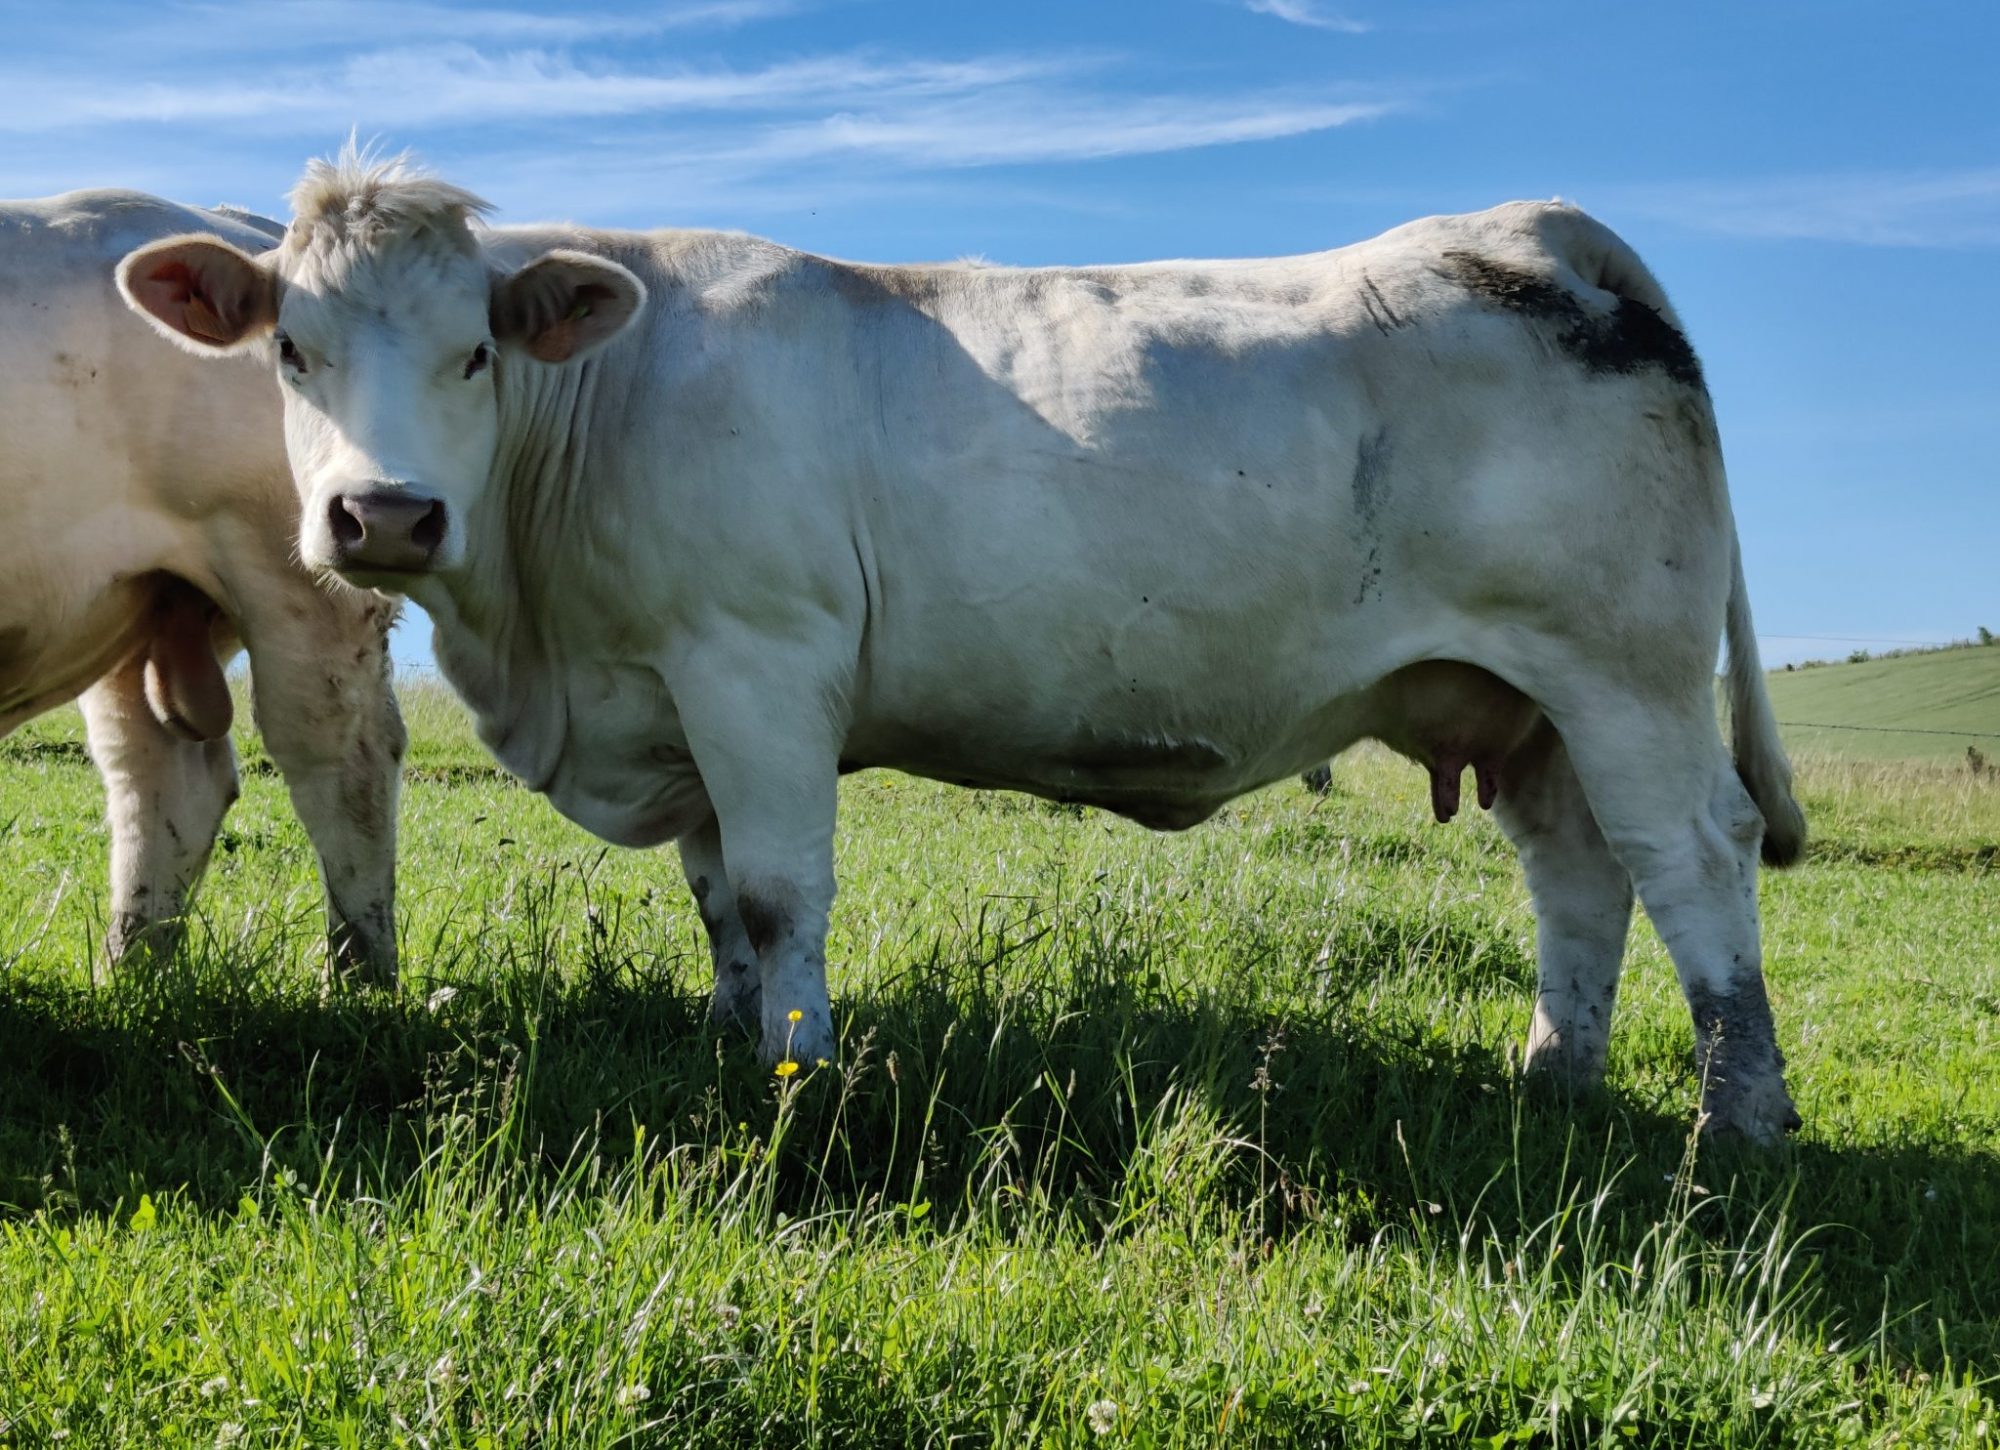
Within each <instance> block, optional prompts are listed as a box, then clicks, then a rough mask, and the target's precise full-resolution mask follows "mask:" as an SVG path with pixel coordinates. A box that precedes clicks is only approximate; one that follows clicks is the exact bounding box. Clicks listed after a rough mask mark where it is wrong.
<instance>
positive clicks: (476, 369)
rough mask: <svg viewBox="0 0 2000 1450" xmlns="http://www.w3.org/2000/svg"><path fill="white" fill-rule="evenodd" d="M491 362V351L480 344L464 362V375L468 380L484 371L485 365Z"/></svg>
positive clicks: (483, 344)
mask: <svg viewBox="0 0 2000 1450" xmlns="http://www.w3.org/2000/svg"><path fill="white" fill-rule="evenodd" d="M492 361H493V349H492V348H490V347H488V346H487V345H486V344H485V343H483V342H482V343H480V344H479V346H478V347H475V348H474V349H473V350H472V356H471V357H469V358H467V359H466V360H465V375H466V376H467V377H468V378H470V377H474V376H476V375H477V374H479V373H483V372H485V371H486V365H487V364H488V363H490V362H492Z"/></svg>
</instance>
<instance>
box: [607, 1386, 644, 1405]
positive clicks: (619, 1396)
mask: <svg viewBox="0 0 2000 1450" xmlns="http://www.w3.org/2000/svg"><path fill="white" fill-rule="evenodd" d="M611 1398H612V1399H613V1400H615V1401H616V1402H617V1403H618V1407H619V1408H620V1409H630V1408H631V1407H632V1406H633V1405H643V1404H645V1403H646V1401H648V1400H650V1399H651V1398H653V1392H652V1391H651V1390H649V1389H647V1388H646V1387H645V1386H644V1385H620V1386H619V1387H618V1392H617V1393H616V1394H614V1395H613V1396H612V1397H611Z"/></svg>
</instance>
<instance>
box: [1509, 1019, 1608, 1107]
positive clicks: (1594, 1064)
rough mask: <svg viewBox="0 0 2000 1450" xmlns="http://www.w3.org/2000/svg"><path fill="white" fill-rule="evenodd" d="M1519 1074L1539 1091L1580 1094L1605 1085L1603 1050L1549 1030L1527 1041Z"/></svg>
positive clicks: (1575, 1095) (1569, 1094)
mask: <svg viewBox="0 0 2000 1450" xmlns="http://www.w3.org/2000/svg"><path fill="white" fill-rule="evenodd" d="M1521 1076H1522V1077H1523V1078H1525V1079H1526V1080H1527V1081H1528V1082H1529V1083H1530V1084H1531V1085H1532V1086H1534V1087H1535V1088H1537V1089H1538V1090H1540V1091H1543V1092H1551V1093H1557V1094H1562V1095H1564V1096H1568V1097H1581V1096H1583V1095H1584V1094H1585V1093H1594V1092H1596V1091H1597V1090H1598V1089H1599V1088H1600V1087H1602V1086H1604V1053H1603V1052H1602V1051H1601V1050H1599V1049H1596V1048H1593V1047H1591V1046H1589V1045H1588V1044H1585V1043H1581V1042H1578V1041H1576V1040H1575V1039H1574V1038H1570V1037H1562V1036H1558V1035H1555V1034H1553V1033H1552V1034H1550V1035H1548V1036H1546V1037H1542V1038H1538V1039H1536V1040H1535V1041H1532V1042H1530V1043H1529V1044H1528V1057H1527V1061H1525V1062H1524V1063H1522V1064H1521Z"/></svg>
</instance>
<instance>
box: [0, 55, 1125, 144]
mask: <svg viewBox="0 0 2000 1450" xmlns="http://www.w3.org/2000/svg"><path fill="white" fill-rule="evenodd" d="M1084 63H1085V62H1083V61H1081V60H1079V59H1078V58H1076V57H1045V58H1029V57H1008V56H996V57H988V58H984V59H978V60H971V61H928V60H908V61H900V60H879V59H874V58H870V57H867V56H852V55H849V56H823V57H816V58H811V59H806V60H799V61H789V62H783V63H780V64H777V65H772V66H766V67H762V68H760V69H754V70H735V69H725V68H714V69H707V70H697V69H692V68H686V67H678V66H662V67H659V68H656V69H642V68H637V67H633V68H626V67H614V66H592V67H585V66H582V65H579V64H577V63H576V62H575V61H574V60H572V59H570V58H569V57H568V56H567V55H565V54H563V53H561V52H557V51H550V50H541V49H532V50H514V51H504V52H501V53H498V54H491V53H488V52H486V51H483V50H480V49H478V48H476V47H474V46H471V45H463V44H456V45H435V46H406V47H397V48H394V49H388V50H378V51H370V52H367V53H365V54H360V55H353V56H349V57H346V58H344V59H340V60H336V61H334V62H332V63H330V64H325V65H320V66H295V67H291V68H288V69H283V70H280V71H277V72H275V73H272V74H270V75H268V76H267V77H266V78H265V79H264V80H262V81H261V82H258V83H255V84H229V85H217V84H212V83H209V82H207V81H197V82H180V81H143V80H131V81H127V82H126V83H124V84H122V85H119V86H114V87H105V86H100V85H94V84H87V83H79V82H78V80H77V79H76V78H74V77H68V76H50V75H47V74H41V75H36V74H17V75H15V76H12V77H8V78H7V79H8V82H9V84H8V85H7V89H8V90H9V92H10V94H11V96H12V102H11V103H10V104H9V105H8V106H6V107H5V108H0V131H16V132H35V131H53V130H61V129H64V128H69V127H76V126H91V125H113V124H119V123H124V122H132V121H172V122H221V121H257V122H259V123H260V124H262V125H265V126H268V127H272V128H276V129H279V130H283V131H291V132H295V133H301V134H312V135H320V134H323V133H324V132H325V131H326V130H327V129H328V123H329V121H330V120H332V121H335V122H336V123H339V124H346V123H350V122H351V123H357V124H360V125H363V126H365V127H392V128H393V127H412V126H424V125H434V124H440V123H444V124H449V123H453V122H457V123H463V124H469V125H479V126H487V127H491V126H497V125H505V124H509V123H515V122H521V121H532V120H558V119H579V120H582V119H589V118H593V117H607V116H622V115H639V114H645V113H668V112H694V111H740V110H756V109H770V108H785V109H797V108H802V107H811V106H828V105H831V106H842V105H848V104H853V103H857V102H861V101H864V100H870V101H875V102H878V103H880V102H887V101H891V100H896V99H909V98H921V97H927V96H939V95H950V94H962V93H966V92H974V91H981V90H987V89H990V88H994V87H1000V86H1009V85H1018V84H1020V83H1022V82H1026V81H1032V80H1046V79H1049V78H1052V77H1054V76H1058V75H1062V74H1065V73H1070V72H1073V71H1075V70H1076V69H1078V68H1079V66H1080V65H1082V64H1084ZM0 75H4V72H0Z"/></svg>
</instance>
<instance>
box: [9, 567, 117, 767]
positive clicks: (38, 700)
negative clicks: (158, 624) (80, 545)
mask: <svg viewBox="0 0 2000 1450" xmlns="http://www.w3.org/2000/svg"><path fill="white" fill-rule="evenodd" d="M16 577H17V578H24V579H25V582H24V583H23V584H22V586H21V587H19V588H9V589H8V590H7V591H6V593H5V594H4V595H0V735H6V734H8V733H10V732H11V731H13V730H14V729H16V728H17V727H18V726H20V725H23V724H25V723H26V722H28V721H29V720H32V719H34V718H35V716H37V715H40V714H42V713H44V712H46V711H48V710H52V709H54V708H55V707H57V706H58V705H64V704H67V703H69V701H71V700H73V699H75V698H76V697H77V696H78V695H80V694H82V693H83V692H84V691H85V690H86V689H88V688H89V687H90V686H91V684H92V683H93V682H95V681H96V680H97V679H98V677H99V676H101V675H103V674H104V673H105V672H106V671H107V670H109V669H110V668H111V667H112V666H113V665H116V664H117V663H118V662H119V661H120V660H123V659H124V658H125V657H126V656H127V655H129V654H131V652H132V651H133V650H135V649H137V648H138V647H139V645H140V643H141V642H142V640H143V639H144V637H145V626H146V621H147V611H148V609H149V607H150V605H151V602H152V597H153V592H154V590H153V585H152V583H151V581H150V580H144V579H127V580H120V581H115V582H114V581H109V580H107V581H104V582H103V583H102V586H101V587H99V588H96V589H95V590H90V591H83V592H81V593H79V591H78V590H77V589H76V588H75V587H74V585H73V584H71V585H69V586H65V587H64V588H63V589H61V590H60V591H56V590H54V589H41V588H38V587H37V586H36V583H35V580H34V578H33V577H32V575H29V574H28V573H27V571H25V570H24V571H23V572H22V574H18V575H16Z"/></svg>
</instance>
